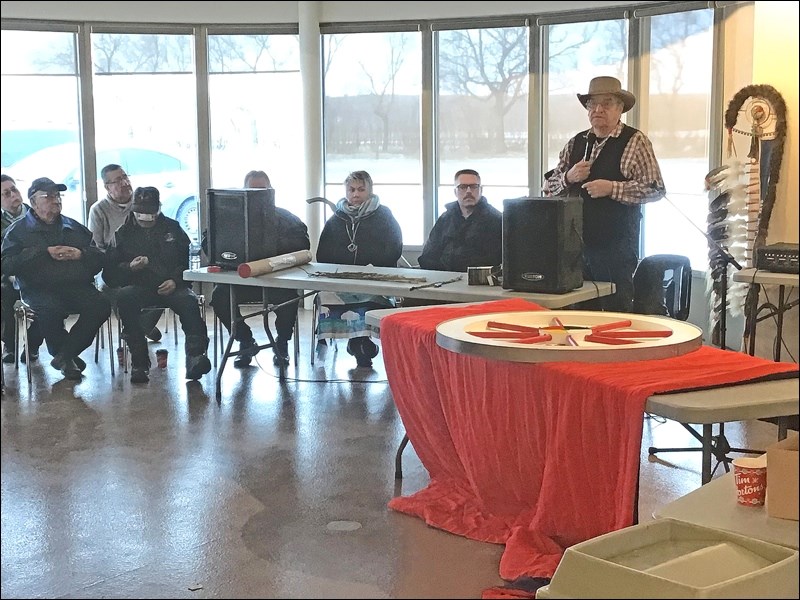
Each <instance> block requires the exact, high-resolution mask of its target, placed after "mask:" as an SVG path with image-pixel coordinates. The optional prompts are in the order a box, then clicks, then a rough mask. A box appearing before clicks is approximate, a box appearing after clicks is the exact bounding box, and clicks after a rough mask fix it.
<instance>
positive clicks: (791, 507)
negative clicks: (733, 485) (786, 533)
mask: <svg viewBox="0 0 800 600" xmlns="http://www.w3.org/2000/svg"><path fill="white" fill-rule="evenodd" d="M799 441H800V437H798V435H797V434H796V433H795V434H792V435H790V436H789V437H787V438H786V439H785V440H782V441H780V442H778V443H777V444H773V445H772V446H769V447H768V448H767V514H768V515H769V516H770V517H777V518H779V519H792V520H794V521H797V520H798V514H797V513H798V493H797V489H798V469H800V466H798V465H800V463H798V443H799Z"/></svg>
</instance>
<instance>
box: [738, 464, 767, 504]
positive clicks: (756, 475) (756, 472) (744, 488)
mask: <svg viewBox="0 0 800 600" xmlns="http://www.w3.org/2000/svg"><path fill="white" fill-rule="evenodd" d="M733 478H734V480H735V481H736V501H737V502H738V503H739V504H741V505H742V506H764V500H765V499H766V496H767V457H766V455H764V456H762V457H759V458H736V459H734V460H733Z"/></svg>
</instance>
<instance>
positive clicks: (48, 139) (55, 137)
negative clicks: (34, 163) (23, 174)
mask: <svg viewBox="0 0 800 600" xmlns="http://www.w3.org/2000/svg"><path fill="white" fill-rule="evenodd" d="M0 137H1V138H2V144H0V163H2V165H3V173H5V172H6V171H7V170H8V169H7V167H8V166H9V165H13V164H14V163H15V162H17V161H18V160H22V159H23V158H25V157H26V156H28V155H29V154H33V153H34V152H38V151H39V150H41V149H42V148H48V147H50V146H55V145H56V144H66V143H67V142H77V141H78V131H77V130H74V129H3V130H2V132H0Z"/></svg>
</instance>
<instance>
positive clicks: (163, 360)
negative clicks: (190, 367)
mask: <svg viewBox="0 0 800 600" xmlns="http://www.w3.org/2000/svg"><path fill="white" fill-rule="evenodd" d="M168 356H169V351H168V350H164V349H163V348H162V349H161V350H156V362H157V363H158V368H159V369H166V368H167V357H168Z"/></svg>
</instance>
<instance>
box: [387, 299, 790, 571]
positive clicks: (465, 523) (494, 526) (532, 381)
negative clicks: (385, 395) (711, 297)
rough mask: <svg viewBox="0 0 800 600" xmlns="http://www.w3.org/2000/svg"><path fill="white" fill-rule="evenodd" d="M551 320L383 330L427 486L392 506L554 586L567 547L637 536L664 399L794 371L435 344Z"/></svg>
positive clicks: (701, 353) (413, 324)
mask: <svg viewBox="0 0 800 600" xmlns="http://www.w3.org/2000/svg"><path fill="white" fill-rule="evenodd" d="M529 310H542V309H541V308H540V307H538V306H537V305H532V304H531V303H529V302H526V301H524V300H517V299H513V300H501V301H497V302H485V303H481V304H477V305H470V306H440V307H439V306H437V307H435V308H430V309H422V310H415V311H407V312H405V313H398V314H395V315H391V316H389V317H385V318H384V319H383V320H382V321H381V345H382V347H383V352H384V363H385V365H386V372H387V374H388V378H389V384H390V387H391V390H392V394H393V396H394V401H395V404H396V405H397V409H398V411H399V413H400V416H401V418H402V420H403V424H404V425H405V428H406V432H407V434H408V437H409V439H410V440H411V443H412V444H413V445H414V450H415V451H416V453H417V455H418V456H419V458H420V460H421V461H422V464H423V465H424V466H425V468H426V469H427V470H428V473H429V475H430V484H429V485H428V486H427V487H426V488H424V489H422V490H421V491H419V492H417V493H416V494H413V495H411V496H404V497H398V498H394V499H393V500H392V501H391V502H390V503H389V507H390V508H392V509H394V510H397V511H400V512H403V513H407V514H410V515H414V516H417V517H419V518H421V519H424V520H425V521H426V522H427V523H428V524H429V525H431V526H433V527H437V528H439V529H443V530H445V531H449V532H451V533H455V534H458V535H463V536H466V537H468V538H471V539H476V540H482V541H486V542H493V543H503V544H505V545H506V548H505V552H504V554H503V557H502V559H501V562H500V576H501V577H502V578H503V579H506V580H514V579H517V578H518V577H524V576H527V577H551V576H552V575H553V572H554V571H555V568H556V566H557V565H558V562H559V560H560V559H561V556H562V554H563V551H564V549H565V548H566V547H567V546H570V545H572V544H575V543H578V542H581V541H583V540H587V539H589V538H592V537H595V536H598V535H601V534H604V533H607V532H609V531H613V530H616V529H620V528H622V527H627V526H629V525H632V524H634V514H635V503H636V498H637V494H636V486H637V480H638V471H639V453H640V449H641V442H642V423H643V417H644V406H645V402H646V400H647V398H648V397H649V396H651V395H653V394H655V393H659V392H669V391H677V390H683V389H695V388H704V387H714V386H718V385H724V384H734V383H737V382H746V381H753V380H756V379H760V378H763V377H767V376H770V375H774V374H776V373H784V372H792V371H793V372H794V376H797V369H798V367H797V365H794V364H788V363H774V362H771V361H766V360H763V359H760V358H754V357H751V356H748V355H746V354H741V353H738V352H730V351H723V350H718V349H716V348H710V347H702V348H700V349H699V350H697V351H695V352H692V353H690V354H687V355H684V356H680V357H676V358H669V359H663V360H650V361H640V362H619V363H599V364H589V363H570V362H552V363H539V364H529V363H513V362H504V361H493V360H488V359H484V358H480V357H475V356H468V355H463V354H458V353H455V352H450V351H447V350H444V349H442V348H440V347H439V346H437V344H436V339H435V338H436V326H437V325H438V324H439V323H441V322H442V321H444V320H447V319H453V318H458V317H463V316H468V315H473V314H481V313H491V312H508V311H529Z"/></svg>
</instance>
